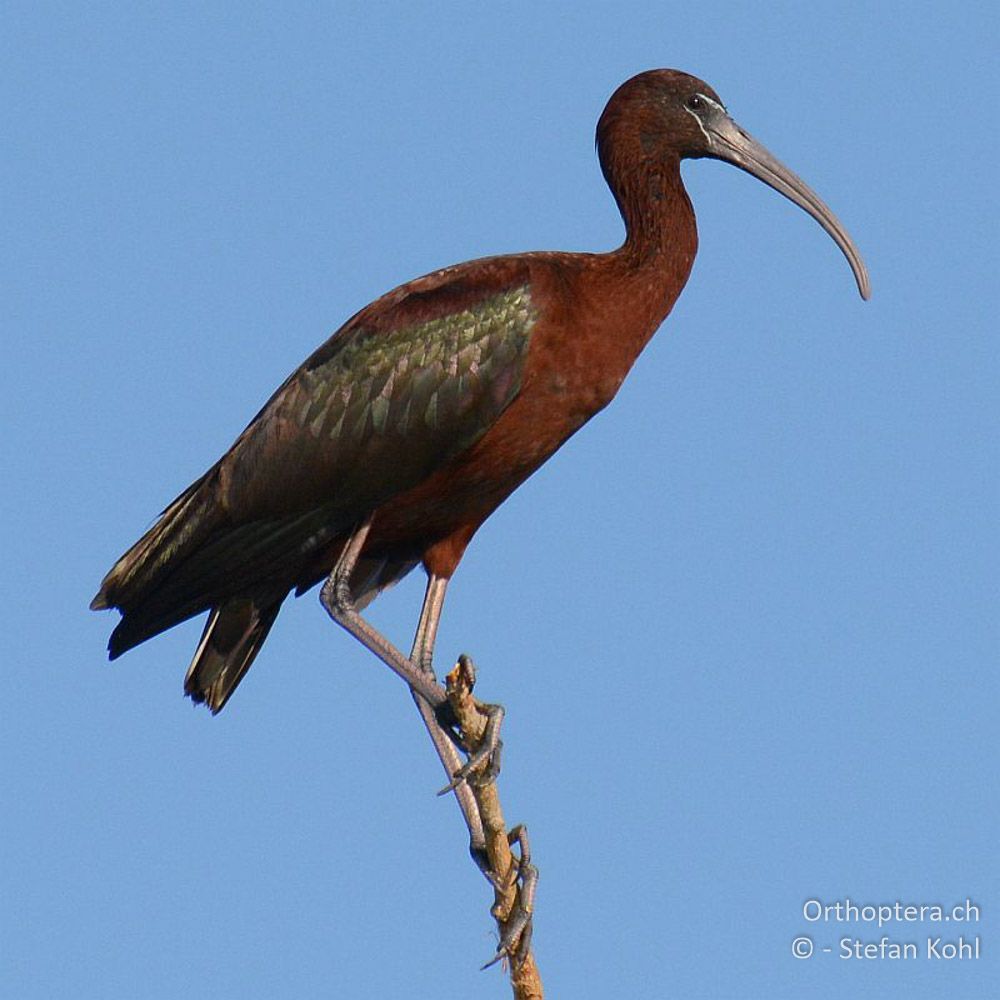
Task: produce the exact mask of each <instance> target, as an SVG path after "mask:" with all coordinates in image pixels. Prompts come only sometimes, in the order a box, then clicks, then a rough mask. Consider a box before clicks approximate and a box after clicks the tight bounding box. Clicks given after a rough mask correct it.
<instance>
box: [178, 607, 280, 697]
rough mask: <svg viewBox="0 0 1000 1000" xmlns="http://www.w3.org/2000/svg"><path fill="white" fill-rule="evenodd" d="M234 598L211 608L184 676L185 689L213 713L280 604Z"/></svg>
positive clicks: (260, 642)
mask: <svg viewBox="0 0 1000 1000" xmlns="http://www.w3.org/2000/svg"><path fill="white" fill-rule="evenodd" d="M281 600H282V599H281V598H279V599H278V600H277V601H275V602H274V603H273V604H265V605H264V606H263V607H262V606H261V604H260V603H258V602H256V601H254V600H253V599H252V598H237V599H235V600H232V601H227V602H226V603H225V604H223V605H221V606H220V607H217V608H213V609H212V613H211V614H210V615H209V616H208V622H207V624H206V625H205V631H204V632H203V633H202V636H201V642H199V643H198V648H197V649H196V650H195V654H194V659H193V660H192V661H191V666H190V667H188V672H187V676H186V677H185V678H184V693H185V694H187V695H189V696H190V697H191V700H192V701H194V702H196V703H199V704H200V703H201V702H205V704H207V705H208V707H209V708H210V709H211V710H212V714H213V715H216V714H217V713H219V712H221V711H222V709H223V706H224V705H225V704H226V702H227V701H228V700H229V696H230V695H231V694H232V693H233V691H235V690H236V685H237V684H239V682H240V681H241V680H243V675H244V674H245V673H246V672H247V671H248V670H249V669H250V664H251V663H253V661H254V657H255V656H256V655H257V653H258V652H259V651H260V647H261V646H262V645H263V644H264V640H265V639H266V638H267V633H268V632H270V630H271V626H272V625H273V624H274V619H275V618H276V617H277V615H278V609H279V608H280V607H281Z"/></svg>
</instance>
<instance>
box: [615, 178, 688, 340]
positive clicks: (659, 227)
mask: <svg viewBox="0 0 1000 1000" xmlns="http://www.w3.org/2000/svg"><path fill="white" fill-rule="evenodd" d="M610 180H611V187H612V191H613V193H614V196H615V200H616V201H617V203H618V208H619V210H620V211H621V214H622V218H623V219H624V221H625V234H626V235H625V242H624V243H623V244H622V245H621V247H619V248H618V249H617V250H615V251H613V252H612V253H610V254H608V255H607V258H606V259H607V263H608V267H609V270H610V271H612V272H614V274H615V275H616V278H617V280H616V284H617V285H618V287H619V288H620V290H621V294H622V295H623V297H624V299H623V305H624V306H625V308H626V309H627V310H628V312H629V313H631V314H632V316H633V317H635V321H637V322H636V323H635V326H634V327H633V329H635V331H636V334H637V335H638V337H639V338H640V339H641V342H642V344H645V342H646V340H648V339H649V337H651V336H652V335H653V333H654V332H655V331H656V329H657V327H659V325H660V324H661V323H662V322H663V320H664V319H665V318H666V316H667V313H669V312H670V309H671V308H672V306H673V304H674V302H675V301H676V299H677V296H678V295H680V293H681V290H682V289H683V288H684V285H685V283H686V282H687V279H688V275H689V274H690V273H691V266H692V264H693V263H694V257H695V253H696V251H697V249H698V229H697V226H696V224H695V217H694V209H693V208H692V207H691V200H690V198H688V195H687V192H686V191H685V190H684V185H683V183H682V182H681V173H680V162H679V160H676V159H675V160H673V161H669V160H667V161H657V162H655V163H651V162H649V161H647V162H645V163H642V164H641V165H640V166H639V167H638V168H635V167H633V168H632V169H631V170H629V171H628V173H627V174H625V175H624V176H622V175H619V176H613V177H612V178H610ZM639 349H641V344H640V345H639Z"/></svg>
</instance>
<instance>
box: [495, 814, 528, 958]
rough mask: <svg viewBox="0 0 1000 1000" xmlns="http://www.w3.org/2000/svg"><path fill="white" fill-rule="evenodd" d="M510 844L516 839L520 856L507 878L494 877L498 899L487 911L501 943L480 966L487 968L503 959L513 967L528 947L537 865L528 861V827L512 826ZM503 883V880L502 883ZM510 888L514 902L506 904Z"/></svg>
mask: <svg viewBox="0 0 1000 1000" xmlns="http://www.w3.org/2000/svg"><path fill="white" fill-rule="evenodd" d="M507 843H508V844H510V846H511V847H513V846H514V844H515V843H516V844H517V845H518V849H519V856H518V857H517V858H516V859H515V863H514V864H513V865H512V867H511V869H510V872H509V877H508V879H507V880H499V879H498V880H496V881H495V882H494V887H495V888H496V891H497V901H496V903H494V904H493V907H492V910H491V911H490V912H491V913H492V915H493V918H494V919H495V920H496V921H497V923H498V924H499V926H500V928H501V935H500V943H499V944H498V945H497V950H496V953H495V954H494V955H493V957H492V958H491V959H490V960H489V961H488V962H487V963H486V964H485V965H484V966H483V968H484V969H488V968H489V967H490V966H491V965H495V964H496V963H497V962H500V961H502V960H504V959H506V960H507V961H508V962H510V965H511V968H512V969H514V970H515V971H516V970H517V969H519V968H520V967H521V965H522V964H523V963H524V960H525V959H526V958H527V957H528V952H529V950H530V948H531V930H532V924H531V918H532V915H533V913H534V908H535V889H536V887H537V885H538V869H537V868H536V867H535V866H534V865H533V864H532V863H531V850H530V847H529V845H528V831H527V829H526V828H525V827H524V826H523V825H518V826H515V827H514V829H513V830H511V831H510V833H509V834H508V835H507ZM504 883H505V884H504ZM511 889H513V890H514V892H515V895H514V904H513V906H511V907H508V906H507V905H505V901H506V900H507V899H509V892H510V890H511Z"/></svg>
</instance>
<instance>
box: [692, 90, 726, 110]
mask: <svg viewBox="0 0 1000 1000" xmlns="http://www.w3.org/2000/svg"><path fill="white" fill-rule="evenodd" d="M695 96H696V97H700V98H701V99H702V100H703V101H704V102H705V103H706V104H711V105H712V107H713V108H715V110H716V111H721V112H722V113H723V114H726V109H725V108H724V107H723V106H722V105H721V104H720V103H719V102H718V101H714V100H712V98H711V97H709V96H708V94H702V93H700V92H699V93H697V94H695Z"/></svg>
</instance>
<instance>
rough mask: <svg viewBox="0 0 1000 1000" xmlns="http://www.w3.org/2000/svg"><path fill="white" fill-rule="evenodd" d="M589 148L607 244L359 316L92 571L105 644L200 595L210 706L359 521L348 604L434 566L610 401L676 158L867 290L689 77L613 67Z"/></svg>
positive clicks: (198, 670)
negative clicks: (742, 185) (771, 191)
mask: <svg viewBox="0 0 1000 1000" xmlns="http://www.w3.org/2000/svg"><path fill="white" fill-rule="evenodd" d="M598 152H599V156H600V162H601V167H602V169H603V171H604V175H605V178H606V179H607V182H608V185H609V186H610V188H611V190H612V193H613V194H614V197H615V199H616V201H617V203H618V206H619V208H620V210H621V213H622V216H623V219H624V221H625V225H626V240H625V242H624V243H623V245H622V246H621V247H620V248H619V249H617V250H615V251H612V252H610V253H605V254H582V253H527V254H519V255H514V256H507V257H494V258H488V259H485V260H478V261H471V262H468V263H465V264H459V265H456V266H454V267H450V268H446V269H444V270H441V271H436V272H434V273H433V274H429V275H427V276H425V277H423V278H418V279H416V280H415V281H411V282H409V283H408V284H405V285H402V286H401V287H399V288H397V289H395V290H394V291H391V292H389V293H388V294H387V295H385V296H383V297H382V298H380V299H378V300H376V301H375V302H373V303H372V304H371V305H369V306H368V307H366V308H365V309H363V310H361V312H359V313H358V314H357V315H356V316H354V317H353V318H352V319H351V320H349V321H348V322H347V323H346V324H345V325H344V326H343V327H342V328H341V329H340V330H338V331H337V333H336V334H334V335H333V337H331V338H330V339H329V340H328V341H327V342H326V343H325V344H324V345H323V346H322V347H320V348H319V350H317V351H316V352H315V353H314V354H313V355H312V357H310V358H309V359H308V360H307V361H306V362H305V363H304V364H303V365H302V366H301V367H300V368H299V369H297V370H296V371H295V372H294V373H293V374H292V375H291V376H290V377H289V378H288V379H287V380H286V381H285V382H284V384H283V385H282V386H281V387H280V388H279V389H278V390H277V392H276V393H275V394H274V395H273V396H272V397H271V399H270V400H269V401H268V403H267V404H266V405H265V406H264V408H263V409H262V410H261V411H260V413H258V414H257V416H256V417H255V418H254V420H253V421H252V422H251V423H250V424H249V426H248V427H247V428H246V430H244V432H243V433H242V434H241V435H240V436H239V438H237V440H236V442H235V443H234V445H233V446H232V448H231V449H230V450H229V451H228V452H227V453H226V454H225V455H224V456H223V457H222V458H221V459H220V460H219V461H218V462H217V463H216V464H215V465H214V466H213V467H212V468H211V469H209V471H208V472H206V473H205V475H204V476H202V477H201V478H200V479H199V480H198V481H197V482H195V483H194V484H192V486H190V487H189V488H188V489H187V490H185V491H184V493H182V494H181V495H180V496H179V497H178V498H177V499H176V500H175V501H174V502H173V503H172V504H171V505H170V506H169V507H168V508H167V509H166V510H165V511H164V513H163V514H162V516H161V517H160V519H159V521H158V522H157V523H156V525H155V526H154V527H153V528H152V529H151V530H150V531H148V532H147V533H146V534H145V535H144V536H143V538H141V539H140V540H139V541H138V542H137V543H136V544H135V545H134V546H133V547H132V548H131V549H130V550H129V551H128V552H126V553H125V555H123V556H122V557H121V559H119V561H118V562H117V563H116V564H115V566H114V567H113V568H112V570H111V571H110V573H108V575H107V576H106V577H105V579H104V582H103V583H102V585H101V589H100V591H99V592H98V595H97V597H96V598H95V599H94V602H93V604H92V607H94V608H95V609H98V608H110V607H117V608H119V609H120V610H121V611H122V614H123V617H122V620H121V622H120V623H119V625H118V626H117V628H116V629H115V630H114V633H113V634H112V637H111V642H110V645H109V648H110V652H111V657H112V658H114V657H116V656H119V655H120V654H121V653H123V652H125V651H126V650H128V649H130V648H132V647H133V646H135V645H137V644H138V643H140V642H143V641H144V640H146V639H148V638H150V637H151V636H153V635H156V634H158V633H159V632H162V631H163V630H164V629H167V628H170V627H171V626H173V625H175V624H177V623H178V622H181V621H183V620H184V619H186V618H189V617H191V616H193V615H196V614H198V613H200V612H202V611H205V610H209V611H210V615H209V619H208V623H207V625H206V628H205V632H204V634H203V636H202V639H201V642H200V643H199V646H198V649H197V652H196V654H195V657H194V660H193V662H192V664H191V667H190V669H189V671H188V675H187V679H186V681H185V690H186V691H187V693H188V694H189V695H190V696H191V697H192V698H193V699H194V700H195V701H205V702H207V703H208V705H209V707H210V708H211V709H212V710H213V711H215V712H217V711H219V710H220V709H221V708H222V706H223V705H224V704H225V703H226V700H227V699H228V698H229V696H230V695H231V694H232V692H233V690H234V688H235V687H236V685H237V684H238V683H239V681H240V680H241V679H242V677H243V675H244V674H245V673H246V670H247V669H248V668H249V666H250V664H251V663H252V661H253V658H254V657H255V656H256V654H257V652H258V651H259V650H260V647H261V644H262V643H263V641H264V639H265V638H266V637H267V633H268V630H269V629H270V627H271V625H272V624H273V622H274V619H275V617H276V615H277V613H278V610H279V608H280V606H281V602H282V601H283V600H284V598H285V597H286V596H287V594H288V593H289V591H291V590H293V589H294V590H295V591H296V593H301V592H303V591H304V590H307V589H309V588H310V587H312V586H313V585H315V584H316V583H318V582H319V581H321V580H322V579H324V578H325V577H327V576H328V575H329V574H330V573H331V571H332V570H333V568H334V566H335V565H336V563H337V560H338V559H339V558H340V556H341V554H342V552H343V550H344V547H345V545H346V543H347V542H348V540H349V538H350V537H351V536H352V534H353V533H354V532H355V531H356V530H357V529H358V527H359V526H360V525H362V524H364V523H366V522H368V521H370V530H369V531H368V534H367V536H366V537H365V538H364V544H363V549H362V550H361V555H360V558H359V560H358V562H357V564H356V565H354V567H353V570H352V573H351V577H350V589H351V591H352V594H353V599H354V601H355V602H356V604H357V605H358V607H364V605H365V604H366V603H367V602H368V601H370V600H371V599H373V598H374V597H375V596H376V595H377V594H378V593H379V591H380V590H382V589H384V588H385V587H388V586H390V585H391V584H393V583H395V582H396V581H397V580H399V579H400V578H401V577H402V576H404V575H405V574H406V573H408V572H409V571H410V570H411V569H413V568H414V567H415V566H416V565H417V564H418V563H422V564H423V565H424V567H425V568H426V570H427V572H428V574H429V576H430V577H431V579H432V580H433V579H441V580H445V581H446V580H447V579H448V578H450V577H451V575H452V573H453V572H454V570H455V567H456V566H457V565H458V562H459V560H460V559H461V557H462V554H463V552H464V551H465V547H466V546H467V545H468V543H469V541H470V540H471V538H472V536H473V535H474V533H475V532H476V530H477V529H478V528H479V526H480V525H481V524H482V523H483V521H484V520H485V519H486V518H487V517H488V516H489V515H490V513H492V511H493V510H495V509H496V507H497V506H498V505H499V504H500V503H502V502H503V500H504V499H505V498H506V497H507V496H509V494H510V493H511V492H512V491H513V490H514V489H516V487H517V486H518V485H519V484H520V483H521V482H523V481H524V480H525V479H526V478H527V477H528V476H529V475H531V473H532V472H533V471H534V470H535V469H537V468H538V466H539V465H541V463H542V462H544V461H545V460H546V459H547V458H548V457H549V456H550V455H552V454H553V453H554V452H555V451H556V450H557V449H558V448H559V447H560V445H562V444H563V442H564V441H566V439H567V438H569V437H570V435H572V434H573V433H574V432H575V431H577V430H578V429H579V428H580V427H581V426H582V425H583V424H584V423H585V422H586V421H587V420H589V419H590V417H592V416H593V415H594V414H595V413H597V412H598V411H599V410H600V409H602V408H603V407H604V406H606V405H607V404H608V403H609V402H610V401H611V399H612V398H613V397H614V395H615V393H616V392H617V391H618V388H619V386H620V385H621V383H622V381H623V380H624V378H625V376H626V374H627V373H628V371H629V369H630V368H631V367H632V364H633V363H634V362H635V360H636V358H637V357H638V355H639V352H640V351H641V350H642V348H643V347H644V346H645V344H646V343H647V341H648V340H649V338H650V337H651V336H652V335H653V333H654V332H655V331H656V329H657V328H658V327H659V325H660V323H661V322H662V321H663V319H664V318H665V317H666V315H667V313H668V312H669V311H670V309H671V307H672V305H673V303H674V301H675V300H676V298H677V296H678V294H679V293H680V291H681V289H682V288H683V286H684V284H685V282H686V280H687V277H688V274H689V273H690V270H691V266H692V263H693V261H694V256H695V251H696V249H697V231H696V227H695V218H694V212H693V210H692V208H691V203H690V201H689V199H688V196H687V193H686V192H685V190H684V187H683V184H682V182H681V176H680V161H681V159H682V158H684V157H699V156H712V157H716V158H720V159H725V160H728V161H730V162H732V163H734V164H736V165H737V166H740V167H741V168H742V169H745V170H748V171H749V172H751V173H753V174H755V175H756V176H758V177H759V178H760V179H762V180H764V181H765V183H768V184H769V185H771V186H772V187H775V188H776V189H777V190H779V191H781V192H782V193H783V194H785V195H786V196H788V197H790V198H792V199H793V200H794V201H796V202H797V203H798V204H799V205H801V206H802V207H803V208H804V209H805V210H806V211H808V212H809V213H810V214H812V215H813V216H814V217H815V218H817V220H818V221H819V222H820V223H821V224H822V225H823V226H824V228H825V229H826V230H827V231H828V232H829V233H830V234H831V236H833V238H834V239H835V240H836V241H837V243H838V245H839V246H840V247H841V249H842V250H843V251H844V253H845V254H846V255H847V257H848V259H849V260H850V262H851V265H852V267H853V269H854V271H855V275H856V277H857V280H858V285H859V288H860V289H861V292H862V294H863V295H865V296H866V297H867V287H868V286H867V275H866V273H865V271H864V266H863V264H862V263H861V260H860V257H859V256H858V254H857V251H856V250H855V249H854V247H853V244H851V242H850V240H849V238H848V237H847V235H846V233H844V231H843V229H842V228H841V227H840V225H839V223H837V221H836V220H835V219H834V217H833V216H832V214H831V213H830V212H829V210H828V209H827V208H826V207H825V206H824V205H823V204H822V202H821V201H819V199H818V198H817V197H816V196H815V195H814V194H813V193H812V192H811V191H810V190H809V189H808V188H807V187H806V186H805V185H804V184H803V183H802V182H801V181H800V180H799V179H798V178H796V177H795V176H794V175H793V174H791V173H790V172H789V171H788V170H787V169H786V168H784V167H782V166H781V164H779V163H778V162H777V161H776V160H774V159H773V158H772V157H770V154H768V153H767V152H766V151H765V150H763V148H762V147H761V146H759V144H757V143H756V142H755V141H754V140H752V139H751V138H750V137H749V136H748V135H747V134H746V133H745V132H743V131H742V130H741V129H740V128H739V127H738V126H737V125H735V123H733V122H732V120H731V119H730V118H729V117H728V115H726V113H725V109H724V108H723V107H722V104H721V101H720V100H719V98H718V96H717V95H716V94H715V92H714V91H713V90H712V89H711V88H710V87H708V85H707V84H705V83H703V82H701V81H700V80H697V79H695V78H694V77H690V76H688V75H686V74H683V73H679V72H676V71H672V70H655V71H651V72H649V73H644V74H641V75H640V76H638V77H634V78H633V79H632V80H630V81H628V82H627V83H625V84H624V85H623V86H622V87H620V88H619V90H618V91H617V92H616V93H615V94H614V96H613V97H612V98H611V101H610V102H609V104H608V106H607V108H606V109H605V111H604V114H603V115H602V117H601V121H600V123H599V126H598ZM439 610H440V608H439V607H438V608H437V611H439ZM331 613H332V612H331ZM435 624H436V620H435Z"/></svg>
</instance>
